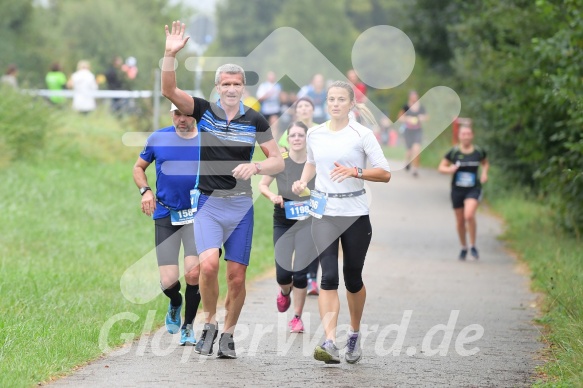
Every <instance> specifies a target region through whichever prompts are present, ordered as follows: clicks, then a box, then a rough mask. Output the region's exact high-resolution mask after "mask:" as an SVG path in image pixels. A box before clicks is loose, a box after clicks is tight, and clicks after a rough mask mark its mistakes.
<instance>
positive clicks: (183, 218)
mask: <svg viewBox="0 0 583 388" xmlns="http://www.w3.org/2000/svg"><path fill="white" fill-rule="evenodd" d="M195 212H196V210H195V209H184V210H170V222H172V225H186V224H192V222H193V221H194V213H195Z"/></svg>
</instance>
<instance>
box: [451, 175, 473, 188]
mask: <svg viewBox="0 0 583 388" xmlns="http://www.w3.org/2000/svg"><path fill="white" fill-rule="evenodd" d="M455 185H456V186H458V187H474V186H475V185H476V174H474V173H473V172H467V171H459V172H458V173H457V175H456V178H455Z"/></svg>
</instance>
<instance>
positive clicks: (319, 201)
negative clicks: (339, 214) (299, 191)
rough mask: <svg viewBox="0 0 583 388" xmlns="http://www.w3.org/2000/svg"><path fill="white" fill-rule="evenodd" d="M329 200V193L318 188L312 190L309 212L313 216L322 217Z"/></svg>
mask: <svg viewBox="0 0 583 388" xmlns="http://www.w3.org/2000/svg"><path fill="white" fill-rule="evenodd" d="M327 202H328V195H326V194H325V193H321V192H319V191H316V190H312V192H311V196H310V210H309V211H308V213H310V215H311V216H312V217H316V218H322V216H323V215H324V210H326V203H327Z"/></svg>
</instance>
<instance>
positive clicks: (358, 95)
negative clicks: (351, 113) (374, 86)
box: [346, 69, 367, 104]
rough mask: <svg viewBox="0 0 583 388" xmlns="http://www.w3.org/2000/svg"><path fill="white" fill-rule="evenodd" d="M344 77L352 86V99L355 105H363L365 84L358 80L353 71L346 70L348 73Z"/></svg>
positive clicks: (365, 99)
mask: <svg viewBox="0 0 583 388" xmlns="http://www.w3.org/2000/svg"><path fill="white" fill-rule="evenodd" d="M346 77H347V78H348V80H349V81H350V83H351V84H352V85H353V86H352V89H353V90H354V98H355V100H356V103H357V104H364V103H365V102H366V101H367V98H366V84H365V83H364V82H362V81H361V80H360V79H359V78H358V75H357V74H356V71H354V69H351V70H348V72H347V73H346Z"/></svg>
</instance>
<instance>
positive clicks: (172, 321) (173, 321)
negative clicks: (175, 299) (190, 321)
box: [166, 303, 182, 334]
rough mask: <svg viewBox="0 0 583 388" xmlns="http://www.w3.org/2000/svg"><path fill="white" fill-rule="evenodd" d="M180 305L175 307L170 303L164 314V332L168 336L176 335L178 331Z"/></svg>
mask: <svg viewBox="0 0 583 388" xmlns="http://www.w3.org/2000/svg"><path fill="white" fill-rule="evenodd" d="M181 310H182V305H180V306H178V307H175V306H172V303H169V304H168V312H167V313H166V330H168V333H170V334H176V333H178V331H179V330H180V323H181V321H180V311H181Z"/></svg>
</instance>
